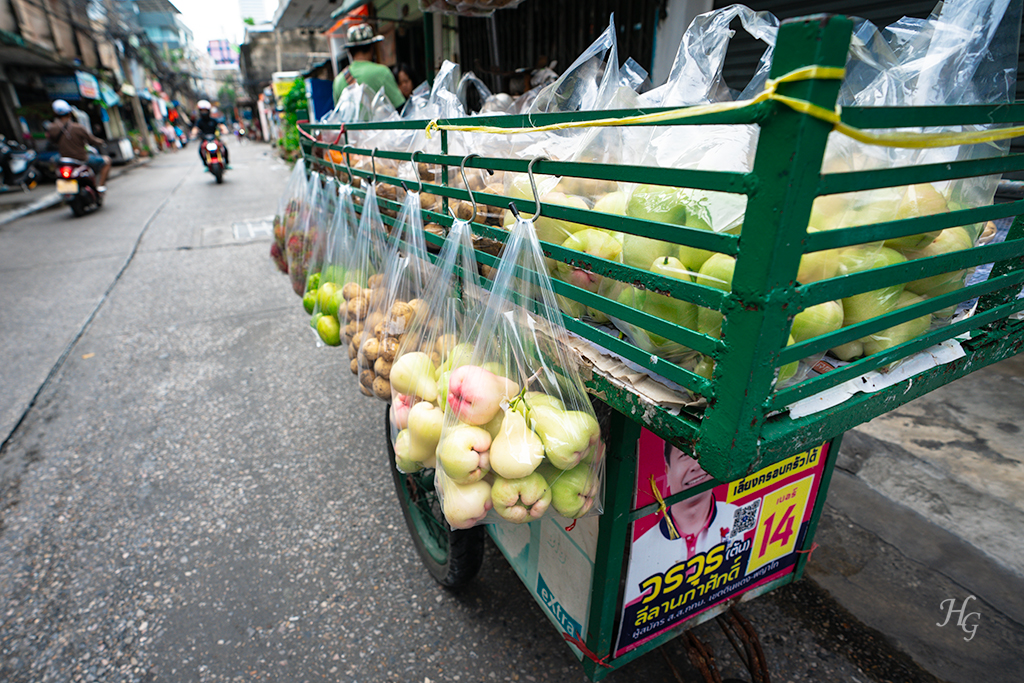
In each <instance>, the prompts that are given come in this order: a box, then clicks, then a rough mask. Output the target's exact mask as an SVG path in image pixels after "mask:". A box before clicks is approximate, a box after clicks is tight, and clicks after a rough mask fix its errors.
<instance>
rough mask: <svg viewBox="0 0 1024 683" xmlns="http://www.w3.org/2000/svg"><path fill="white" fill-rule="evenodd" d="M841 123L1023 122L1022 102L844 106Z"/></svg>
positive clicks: (896, 125)
mask: <svg viewBox="0 0 1024 683" xmlns="http://www.w3.org/2000/svg"><path fill="white" fill-rule="evenodd" d="M840 118H841V119H842V121H843V123H845V124H847V125H849V126H853V127H854V128H865V129H870V128H927V127H949V126H961V125H963V126H966V125H978V126H984V125H992V124H1009V123H1020V122H1022V121H1024V104H969V105H958V106H955V107H953V106H930V107H843V111H842V112H841V114H840Z"/></svg>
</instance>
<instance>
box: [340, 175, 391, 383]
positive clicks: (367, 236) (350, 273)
mask: <svg viewBox="0 0 1024 683" xmlns="http://www.w3.org/2000/svg"><path fill="white" fill-rule="evenodd" d="M374 191H375V188H374V183H372V182H371V183H368V184H367V185H366V196H365V200H364V201H363V204H362V214H361V215H360V218H359V227H358V229H357V231H356V237H355V241H354V243H353V248H352V252H351V254H350V255H349V260H348V262H347V264H346V268H345V283H344V284H343V285H342V288H341V293H342V298H344V299H345V324H344V327H343V328H342V340H343V342H344V343H347V344H348V355H349V359H350V369H351V370H352V374H354V375H356V377H357V378H359V379H362V378H360V377H359V361H358V358H357V356H358V355H359V348H360V347H361V346H362V344H363V342H364V341H365V340H366V339H367V337H369V336H372V334H373V328H374V327H375V326H376V325H377V324H378V323H379V322H381V317H379V316H380V313H379V312H377V314H376V316H371V315H370V313H371V311H375V310H377V309H378V308H379V307H380V301H381V300H382V299H383V298H384V295H385V294H386V292H385V290H384V289H383V288H382V287H381V286H380V285H381V282H382V281H383V279H384V273H383V271H384V257H385V255H386V244H385V241H386V239H387V232H386V230H385V228H384V223H383V222H382V221H381V218H380V212H379V211H378V210H377V202H376V201H374V199H373V197H374V196H375V194H374ZM340 309H341V306H340V304H339V312H338V316H339V322H340V318H341V310H340ZM372 387H373V379H372V378H370V381H369V382H360V383H359V389H360V391H361V392H362V393H363V394H365V395H367V396H372V395H373V389H372Z"/></svg>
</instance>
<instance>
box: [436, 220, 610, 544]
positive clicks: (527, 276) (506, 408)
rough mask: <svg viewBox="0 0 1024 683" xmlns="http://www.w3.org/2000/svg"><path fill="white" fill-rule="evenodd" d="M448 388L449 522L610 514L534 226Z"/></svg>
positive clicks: (521, 228)
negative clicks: (604, 511) (604, 504)
mask: <svg viewBox="0 0 1024 683" xmlns="http://www.w3.org/2000/svg"><path fill="white" fill-rule="evenodd" d="M472 329H473V330H474V331H475V334H474V335H473V336H472V337H471V338H463V339H461V340H460V341H462V342H468V343H470V344H472V346H473V351H472V354H470V360H469V362H467V363H465V364H462V365H455V366H454V367H453V369H452V370H451V373H450V375H449V376H448V381H447V383H446V384H447V386H446V388H445V393H446V396H445V399H446V400H445V414H444V423H443V427H442V433H441V438H440V441H439V444H438V447H437V460H438V463H439V464H440V467H438V468H437V469H436V470H435V472H436V474H435V488H436V489H437V490H438V491H439V492H440V497H441V505H442V509H443V510H444V513H445V517H446V519H447V520H448V523H449V524H450V525H451V526H452V527H454V528H467V527H470V526H474V525H476V524H483V523H492V522H504V521H507V522H514V523H523V522H530V521H533V520H536V519H539V518H541V517H543V516H545V515H550V516H556V517H561V518H563V519H564V520H565V523H566V524H568V523H570V522H569V520H570V519H575V518H578V517H582V516H584V515H593V514H599V513H600V512H601V510H602V486H603V471H604V442H603V440H602V438H601V428H600V426H599V424H598V421H597V418H596V415H595V412H594V407H593V405H592V404H591V402H590V399H589V398H588V397H587V393H586V389H585V387H584V385H583V381H582V380H581V378H580V375H579V370H578V365H577V363H578V359H577V358H575V357H573V356H572V355H570V353H569V351H568V345H567V343H566V339H567V336H568V333H567V332H566V330H565V328H564V327H563V326H562V324H561V313H560V312H559V310H558V306H557V304H556V302H555V296H554V292H553V291H552V289H551V280H550V278H549V276H548V274H547V266H546V264H545V257H544V253H543V251H542V250H541V247H540V242H539V241H538V240H537V235H536V233H535V231H534V226H533V224H532V223H531V222H530V221H528V220H526V219H520V220H519V221H517V222H516V224H515V225H514V226H513V228H512V230H511V232H510V234H509V238H508V243H507V245H506V247H505V250H504V254H503V257H502V260H501V264H500V265H499V267H498V269H497V273H496V275H495V279H494V285H493V287H492V288H491V294H490V296H489V297H488V298H487V302H486V304H485V305H484V306H483V310H482V312H481V314H480V315H479V317H478V319H477V321H476V323H475V324H474V325H473V326H472Z"/></svg>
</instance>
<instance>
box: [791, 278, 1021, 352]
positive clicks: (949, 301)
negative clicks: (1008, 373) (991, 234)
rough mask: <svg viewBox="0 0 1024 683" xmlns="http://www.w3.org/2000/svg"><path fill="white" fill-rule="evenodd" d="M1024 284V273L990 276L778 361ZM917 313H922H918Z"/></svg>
mask: <svg viewBox="0 0 1024 683" xmlns="http://www.w3.org/2000/svg"><path fill="white" fill-rule="evenodd" d="M1022 282H1024V272H1022V271H1016V272H1011V273H1007V274H1006V275H1003V276H999V277H989V278H988V279H987V280H985V281H984V282H977V283H974V284H972V285H971V286H969V287H964V288H963V289H958V290H956V291H953V292H947V293H946V294H942V295H941V296H937V297H933V298H930V299H926V300H924V301H922V302H919V303H917V304H914V305H913V306H907V307H905V308H901V309H898V310H896V311H893V312H891V313H887V314H885V315H884V316H879V317H877V318H872V319H870V320H865V321H864V322H861V323H857V324H856V325H850V326H848V327H843V328H840V329H839V330H836V331H835V332H831V333H829V334H824V335H822V336H820V337H814V338H812V339H808V340H806V341H802V342H800V343H799V344H793V345H792V346H787V347H786V348H785V349H783V350H782V351H781V352H780V353H779V359H778V361H777V362H778V364H779V365H780V366H781V365H785V364H786V363H791V362H793V361H797V360H801V359H804V358H809V357H812V356H815V355H817V354H819V353H824V352H825V351H828V350H829V349H831V348H834V347H836V346H839V345H841V344H846V343H847V342H851V341H854V340H855V339H860V338H861V337H865V336H867V335H869V334H875V333H876V332H878V331H880V330H884V329H888V328H889V327H892V326H894V325H898V324H900V323H903V322H906V321H908V320H913V319H914V318H916V317H919V316H921V315H923V314H924V313H932V312H934V311H941V310H942V309H944V308H949V307H950V306H956V305H958V304H960V303H961V302H964V301H970V300H971V299H973V298H975V297H976V296H984V295H986V294H989V293H991V292H996V291H1003V292H1005V293H1008V294H1009V295H1010V296H1012V295H1013V294H1015V293H1016V292H1014V291H1013V288H1014V287H1015V286H1016V287H1017V291H1019V285H1020V284H1021V283H1022ZM916 311H920V312H919V313H918V312H916ZM926 334H930V333H926Z"/></svg>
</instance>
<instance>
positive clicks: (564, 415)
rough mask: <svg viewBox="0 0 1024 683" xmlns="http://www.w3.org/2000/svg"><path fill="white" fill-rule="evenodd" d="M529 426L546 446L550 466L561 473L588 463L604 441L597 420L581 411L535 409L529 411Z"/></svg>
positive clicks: (536, 407)
mask: <svg viewBox="0 0 1024 683" xmlns="http://www.w3.org/2000/svg"><path fill="white" fill-rule="evenodd" d="M530 426H531V427H532V428H533V430H534V431H535V432H536V433H537V436H539V437H540V440H541V442H542V443H543V444H544V455H546V456H547V458H548V462H550V463H551V464H552V465H554V466H555V467H557V468H558V469H560V470H567V469H571V468H573V467H575V466H576V465H578V464H579V463H580V462H581V461H583V460H586V459H588V458H589V457H590V456H591V455H593V452H594V448H595V446H597V442H598V441H599V440H600V439H601V427H600V426H598V424H597V419H595V418H594V416H593V415H591V414H590V413H587V412H584V411H582V410H562V409H560V408H556V407H554V406H546V405H538V406H534V407H533V408H532V409H531V410H530Z"/></svg>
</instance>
